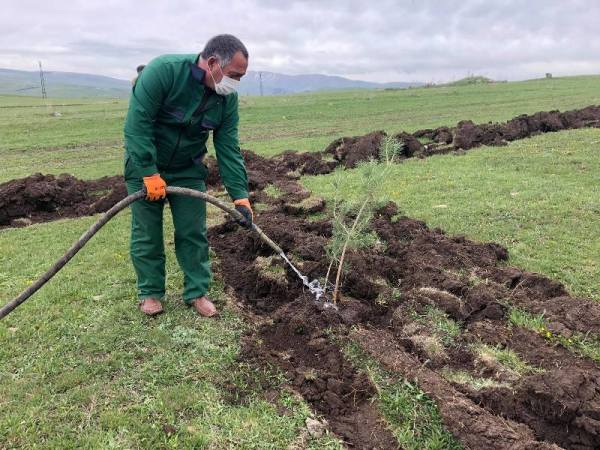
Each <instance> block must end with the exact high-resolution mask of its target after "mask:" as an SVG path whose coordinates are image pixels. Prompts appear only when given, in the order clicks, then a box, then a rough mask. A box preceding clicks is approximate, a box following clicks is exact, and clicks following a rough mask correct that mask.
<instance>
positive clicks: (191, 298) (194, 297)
mask: <svg viewBox="0 0 600 450" xmlns="http://www.w3.org/2000/svg"><path fill="white" fill-rule="evenodd" d="M205 296H206V292H205V293H204V294H200V295H194V296H193V297H190V298H184V299H183V303H185V304H186V305H188V306H192V302H193V301H194V300H196V299H197V298H201V297H205Z"/></svg>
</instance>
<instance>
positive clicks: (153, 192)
mask: <svg viewBox="0 0 600 450" xmlns="http://www.w3.org/2000/svg"><path fill="white" fill-rule="evenodd" d="M144 186H145V187H146V200H150V201H155V200H160V199H162V198H165V197H166V196H167V190H166V188H167V183H165V180H163V179H162V178H161V177H160V174H158V173H155V174H154V175H150V176H149V177H144Z"/></svg>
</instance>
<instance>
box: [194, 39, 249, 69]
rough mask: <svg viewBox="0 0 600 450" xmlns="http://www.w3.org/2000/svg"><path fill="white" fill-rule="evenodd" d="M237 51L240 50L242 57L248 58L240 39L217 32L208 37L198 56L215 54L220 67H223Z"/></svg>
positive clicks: (203, 56)
mask: <svg viewBox="0 0 600 450" xmlns="http://www.w3.org/2000/svg"><path fill="white" fill-rule="evenodd" d="M237 52H242V55H244V58H246V59H248V50H247V49H246V46H245V45H244V44H243V43H242V41H240V40H239V39H238V38H236V37H235V36H233V35H231V34H219V35H217V36H215V37H212V38H210V40H209V41H208V42H207V43H206V46H205V47H204V50H202V53H200V56H202V59H208V58H210V57H211V56H216V58H217V59H218V60H219V64H220V65H221V67H225V66H226V65H227V64H229V63H230V62H231V59H232V58H233V55H235V54H236V53H237Z"/></svg>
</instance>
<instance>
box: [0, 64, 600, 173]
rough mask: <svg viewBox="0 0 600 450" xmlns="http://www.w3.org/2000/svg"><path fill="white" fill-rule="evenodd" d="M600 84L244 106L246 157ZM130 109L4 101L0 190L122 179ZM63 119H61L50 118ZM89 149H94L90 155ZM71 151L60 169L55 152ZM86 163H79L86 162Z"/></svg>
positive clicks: (594, 93) (375, 94)
mask: <svg viewBox="0 0 600 450" xmlns="http://www.w3.org/2000/svg"><path fill="white" fill-rule="evenodd" d="M599 87H600V76H586V77H569V78H554V79H551V80H532V81H523V82H516V83H498V84H477V85H468V86H457V87H437V88H431V89H424V88H419V89H406V90H381V91H349V92H333V93H332V92H326V93H316V94H299V95H290V96H277V97H242V98H241V99H240V117H241V122H240V140H241V143H242V147H243V148H249V149H251V150H253V151H255V152H257V153H259V154H262V155H274V154H277V153H281V152H283V151H284V150H286V149H293V150H299V151H309V150H322V149H323V148H325V147H326V146H327V145H328V144H329V143H330V142H331V141H333V140H334V139H336V138H338V137H340V136H347V135H359V134H365V133H368V132H370V131H373V130H377V129H384V130H386V131H388V132H399V131H401V130H405V131H414V130H417V129H419V128H429V127H437V126H442V125H454V124H455V123H456V122H457V121H459V120H462V119H472V120H474V121H475V122H487V121H490V120H492V121H504V120H508V119H510V118H512V117H513V116H515V115H517V114H523V113H533V112H536V111H540V110H549V109H557V108H558V109H563V110H564V109H572V108H579V107H583V106H587V105H589V104H599V103H600V89H598V88H599ZM126 105H127V102H126V101H125V100H93V99H48V100H47V101H46V102H44V101H43V100H41V99H36V98H28V97H17V96H0V154H1V155H2V157H3V159H4V161H5V166H6V169H5V170H4V171H3V172H2V175H0V182H1V181H6V180H9V179H12V178H15V177H23V176H27V175H29V174H30V172H31V168H32V161H35V162H36V163H35V167H37V168H38V170H43V171H44V172H48V173H60V172H63V171H65V170H70V171H71V172H72V173H73V174H74V175H76V176H78V177H82V178H94V177H97V176H99V174H103V175H114V174H115V173H119V172H120V171H121V165H122V154H121V152H120V151H119V150H118V148H120V146H121V145H122V133H123V131H122V130H123V120H124V118H125V113H126ZM52 112H60V113H61V114H62V115H61V116H60V117H55V116H53V115H51V113H52ZM90 146H92V147H90ZM65 147H67V148H69V147H70V148H75V151H74V152H73V153H72V154H65V155H64V157H63V158H62V160H61V157H60V156H57V155H56V148H60V149H63V148H65ZM82 155H84V156H85V157H84V158H82V157H81V156H82Z"/></svg>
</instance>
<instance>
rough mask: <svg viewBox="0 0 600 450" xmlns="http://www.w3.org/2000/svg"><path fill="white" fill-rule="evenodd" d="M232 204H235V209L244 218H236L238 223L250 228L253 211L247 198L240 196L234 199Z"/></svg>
mask: <svg viewBox="0 0 600 450" xmlns="http://www.w3.org/2000/svg"><path fill="white" fill-rule="evenodd" d="M233 204H234V205H235V209H236V210H237V211H238V212H240V213H241V214H242V215H243V216H244V219H245V220H243V221H241V220H238V223H239V224H240V225H241V226H243V227H246V228H252V220H253V219H254V213H253V212H252V207H251V206H250V201H249V200H248V199H247V198H240V199H238V200H234V202H233Z"/></svg>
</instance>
